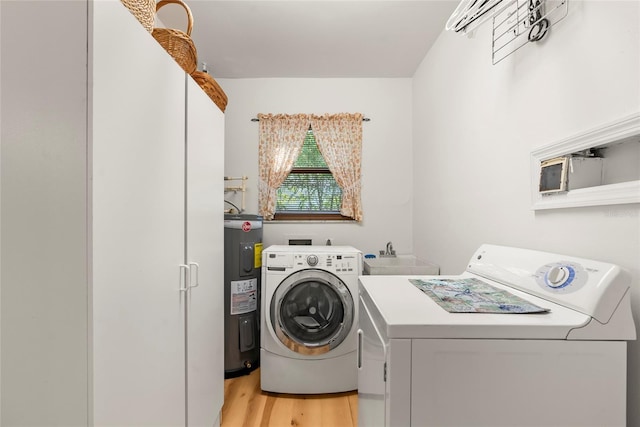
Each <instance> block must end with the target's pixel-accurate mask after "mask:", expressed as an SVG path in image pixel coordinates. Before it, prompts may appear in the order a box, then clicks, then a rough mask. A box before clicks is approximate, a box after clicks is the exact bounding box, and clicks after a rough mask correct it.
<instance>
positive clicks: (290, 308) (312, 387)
mask: <svg viewBox="0 0 640 427" xmlns="http://www.w3.org/2000/svg"><path fill="white" fill-rule="evenodd" d="M361 274H362V253H361V252H360V251H359V250H358V249H356V248H353V247H351V246H295V245H294V246H286V245H274V246H270V247H268V248H267V249H265V250H264V251H263V253H262V301H261V304H262V310H261V313H262V315H261V329H260V346H261V348H260V364H261V368H260V381H261V388H262V390H264V391H270V392H277V393H296V394H317V393H336V392H343V391H349V390H355V389H356V388H357V383H358V377H357V370H356V366H357V364H356V346H357V343H356V335H357V320H358V304H357V301H358V276H360V275H361Z"/></svg>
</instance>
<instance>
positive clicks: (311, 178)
mask: <svg viewBox="0 0 640 427" xmlns="http://www.w3.org/2000/svg"><path fill="white" fill-rule="evenodd" d="M276 194H277V200H276V213H275V217H274V219H276V220H277V219H280V220H283V219H321V220H327V219H350V218H346V217H343V216H342V215H340V205H341V204H342V190H341V189H340V186H339V185H338V183H337V182H336V180H335V179H334V177H333V175H332V174H331V171H330V170H329V167H328V166H327V163H326V162H325V160H324V158H323V157H322V154H321V153H320V150H319V149H318V144H317V143H316V138H315V136H314V134H313V131H312V130H311V129H309V130H308V131H307V134H306V136H305V139H304V143H303V145H302V151H301V152H300V155H299V156H298V158H297V159H296V162H295V163H294V165H293V169H291V172H289V175H288V176H287V178H286V179H285V180H284V182H283V183H282V185H280V187H279V188H278V190H277V193H276Z"/></svg>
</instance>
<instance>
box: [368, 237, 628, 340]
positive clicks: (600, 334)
mask: <svg viewBox="0 0 640 427" xmlns="http://www.w3.org/2000/svg"><path fill="white" fill-rule="evenodd" d="M471 277H474V278H477V279H480V280H482V281H484V282H486V283H488V284H490V285H491V286H494V287H496V288H498V289H503V290H506V291H508V292H509V293H511V294H514V295H516V296H519V297H521V298H523V299H525V300H527V301H529V302H531V303H533V304H535V305H538V306H540V307H543V308H548V309H550V311H549V312H547V313H536V314H515V313H508V314H507V313H505V314H492V313H450V312H448V311H446V310H445V309H444V308H442V307H440V306H439V305H438V304H436V303H435V302H434V301H433V300H432V299H431V297H429V296H428V295H426V294H425V293H423V292H422V291H421V290H420V289H418V288H417V287H416V286H414V285H413V284H412V283H411V282H410V281H409V279H430V278H431V279H463V278H471ZM359 280H360V295H361V297H362V299H363V301H364V303H365V304H366V305H367V308H368V309H369V310H371V311H372V312H373V313H372V315H373V316H375V317H378V318H379V319H380V320H381V323H380V324H382V325H384V330H383V331H381V332H383V333H384V334H385V335H386V336H387V337H388V338H465V339H467V338H473V339H590V340H591V339H596V340H597V339H603V340H611V339H615V340H626V339H635V325H634V323H633V319H632V316H631V310H630V298H629V292H630V290H629V285H630V282H629V280H628V275H627V274H625V273H624V271H622V270H621V269H620V268H619V267H617V266H615V265H612V264H606V263H599V262H595V261H591V260H584V259H578V258H572V257H566V256H560V255H554V254H548V253H543V252H536V251H529V250H524V249H517V248H506V247H502V246H492V245H482V246H481V247H480V248H479V249H478V250H477V251H476V252H475V254H474V255H473V256H472V258H471V260H470V261H469V264H468V267H467V271H466V272H464V273H463V274H461V275H456V276H362V277H360V279H359Z"/></svg>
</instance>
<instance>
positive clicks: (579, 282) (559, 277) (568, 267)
mask: <svg viewBox="0 0 640 427" xmlns="http://www.w3.org/2000/svg"><path fill="white" fill-rule="evenodd" d="M535 277H536V281H537V283H538V285H540V286H541V287H542V288H543V289H545V290H547V291H552V292H565V293H566V292H573V291H576V290H578V289H580V288H581V287H582V286H584V285H585V284H586V283H587V279H588V273H587V272H586V270H585V269H584V268H583V267H582V265H580V264H578V263H576V262H569V261H560V262H554V263H549V264H545V265H543V266H542V267H540V268H538V270H537V271H536V274H535Z"/></svg>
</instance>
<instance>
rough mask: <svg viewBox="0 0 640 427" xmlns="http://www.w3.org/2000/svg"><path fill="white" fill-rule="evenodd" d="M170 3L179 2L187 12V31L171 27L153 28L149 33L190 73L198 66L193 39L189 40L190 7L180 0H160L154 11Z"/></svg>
mask: <svg viewBox="0 0 640 427" xmlns="http://www.w3.org/2000/svg"><path fill="white" fill-rule="evenodd" d="M170 3H175V4H179V5H180V6H182V7H183V8H184V10H185V11H186V12H187V19H188V25H187V32H186V33H184V32H182V31H180V30H174V29H172V28H154V29H153V32H152V33H151V35H153V38H155V39H156V40H157V41H158V43H160V45H162V47H163V48H164V49H165V50H166V51H167V52H169V55H171V56H172V57H173V59H175V60H176V62H177V63H178V64H179V65H180V66H181V67H182V69H183V70H184V71H186V72H187V73H189V74H191V73H193V72H194V71H195V70H196V68H197V66H198V52H197V51H196V46H195V45H194V44H193V40H191V29H192V28H193V16H192V15H191V9H189V6H187V5H186V4H185V3H184V2H183V1H182V0H162V1H160V2H158V4H157V5H156V11H158V10H160V8H161V7H162V6H164V5H167V4H170Z"/></svg>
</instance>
